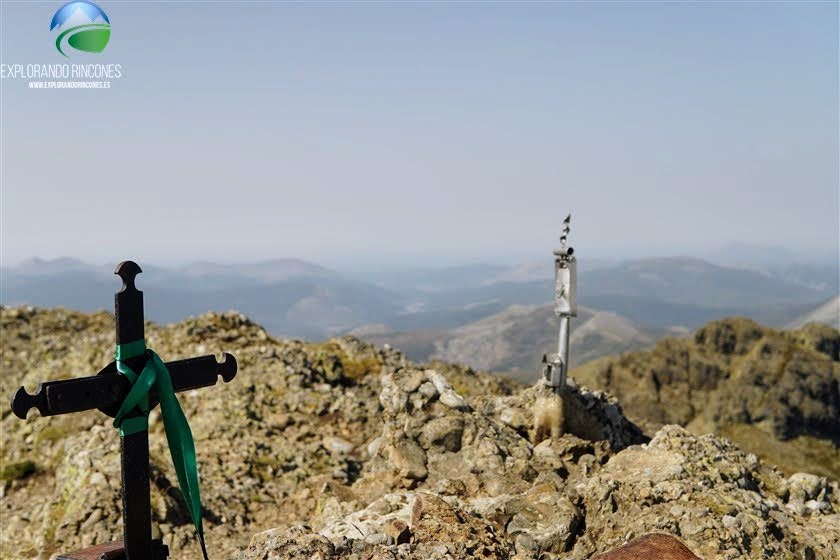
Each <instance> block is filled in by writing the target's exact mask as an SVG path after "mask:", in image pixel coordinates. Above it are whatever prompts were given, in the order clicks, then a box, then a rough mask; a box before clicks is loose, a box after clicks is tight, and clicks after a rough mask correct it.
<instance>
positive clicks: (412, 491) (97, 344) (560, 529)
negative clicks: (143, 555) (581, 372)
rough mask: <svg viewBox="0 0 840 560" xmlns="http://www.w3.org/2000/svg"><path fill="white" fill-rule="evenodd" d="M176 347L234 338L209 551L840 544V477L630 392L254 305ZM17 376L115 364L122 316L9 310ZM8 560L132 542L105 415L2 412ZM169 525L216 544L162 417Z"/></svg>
mask: <svg viewBox="0 0 840 560" xmlns="http://www.w3.org/2000/svg"><path fill="white" fill-rule="evenodd" d="M146 332H147V341H148V345H149V347H151V348H154V349H155V350H156V351H157V352H158V353H159V354H160V355H161V356H162V357H163V358H164V359H166V360H172V359H178V358H181V357H187V356H193V355H198V354H206V353H219V352H222V351H228V352H232V353H234V354H235V355H236V356H237V359H238V361H239V366H240V370H239V373H238V375H237V377H236V379H234V381H233V382H232V383H231V384H229V385H224V386H221V385H217V386H216V387H213V388H208V389H202V390H201V391H194V392H188V393H183V394H181V396H180V400H181V403H182V406H183V408H184V411H185V413H186V415H187V417H188V418H189V419H190V424H191V426H192V430H193V434H194V436H195V439H196V447H197V450H198V455H199V463H200V469H201V478H202V496H203V501H204V505H205V513H204V516H205V531H206V533H207V543H208V548H209V550H210V553H211V557H212V558H229V559H230V560H257V559H260V560H269V559H271V560H283V559H293V558H295V559H297V558H306V559H310V558H311V559H339V558H341V559H348V560H349V559H358V560H362V559H368V560H369V559H383V560H384V559H388V560H392V559H417V560H420V559H444V558H446V559H466V558H475V557H485V558H497V559H516V560H525V559H533V560H537V559H546V560H547V559H555V558H557V559H559V558H569V559H584V558H593V557H595V556H597V555H598V554H601V553H605V552H607V551H610V550H612V549H615V548H616V547H619V546H621V545H623V544H625V543H627V542H628V541H631V540H633V539H635V538H637V537H640V536H643V535H647V534H650V533H663V534H669V535H673V536H675V537H677V538H679V539H680V541H682V543H684V544H685V546H687V547H688V549H690V550H691V552H693V553H694V554H695V555H697V556H698V557H700V558H703V559H705V560H713V559H727V560H735V559H745V560H746V559H751V558H789V559H794V558H795V559H802V558H806V559H832V558H838V557H840V487H838V483H837V482H836V481H834V480H832V479H831V478H829V477H826V476H820V475H819V474H818V473H817V474H814V473H809V472H805V471H804V470H803V472H796V473H788V474H783V473H782V472H781V471H779V470H778V469H776V468H775V467H774V466H773V465H772V464H770V463H769V462H767V461H764V460H762V459H760V458H758V457H757V456H756V455H754V454H751V453H747V452H745V451H743V450H741V449H740V448H739V447H737V446H736V445H735V444H733V443H732V442H731V441H729V440H728V439H724V438H722V437H719V436H715V435H703V436H698V435H695V434H693V433H691V432H689V431H687V430H686V429H684V428H681V427H679V426H675V425H664V426H662V427H660V428H658V429H657V430H656V431H655V432H653V431H649V432H648V435H645V433H643V431H642V429H641V428H639V427H638V426H637V425H636V424H634V423H633V422H632V421H630V420H628V419H627V417H626V416H625V415H624V413H623V411H622V407H621V405H620V404H619V401H618V400H616V398H615V397H613V396H612V395H610V394H608V393H605V392H602V391H598V390H590V389H588V388H587V387H585V386H583V385H580V386H578V385H576V384H575V383H574V381H573V380H571V379H570V380H569V385H568V386H567V388H566V389H567V390H566V391H565V394H564V395H563V397H562V398H559V397H555V396H554V395H553V394H551V393H550V392H549V391H548V389H547V388H545V387H543V386H542V385H541V384H537V385H536V386H533V387H528V386H524V385H520V384H517V383H514V382H511V381H508V380H505V379H503V378H499V377H494V376H491V375H488V374H484V373H479V372H474V371H472V370H470V369H466V368H461V367H457V366H452V365H447V364H443V363H435V364H434V365H433V366H428V367H420V366H417V365H415V364H412V363H410V362H408V361H407V360H406V359H405V358H404V357H403V356H402V355H401V354H400V353H399V352H397V351H396V350H393V349H390V348H388V347H384V348H377V347H374V346H372V345H369V344H366V343H363V342H361V341H359V340H357V339H355V338H349V337H348V338H341V339H335V340H331V341H328V342H325V343H322V344H306V343H302V342H297V341H286V340H276V339H274V338H272V337H271V336H269V335H268V334H267V333H266V331H265V330H264V329H263V328H261V327H260V326H259V325H256V324H254V323H252V322H251V321H249V320H248V319H247V318H245V317H244V316H242V315H240V314H238V313H224V314H208V315H204V316H201V317H197V318H194V319H190V320H187V321H184V322H181V323H178V324H175V325H169V326H158V325H153V324H148V325H147V330H146ZM0 342H2V367H3V370H2V376H0V389H1V390H2V392H3V394H5V395H9V394H11V392H12V391H13V390H14V389H15V388H16V387H17V386H18V385H19V384H21V383H23V384H24V385H26V386H27V388H28V389H30V390H32V389H34V386H33V385H32V384H33V383H34V382H36V381H39V380H45V379H59V378H69V377H77V376H81V375H89V374H91V373H94V372H95V371H97V370H98V369H99V368H101V367H102V366H103V365H104V364H106V363H107V362H108V361H110V359H111V358H110V357H111V354H112V352H113V345H114V335H113V318H112V317H111V316H110V315H108V314H106V313H98V314H82V313H76V312H71V311H66V310H61V309H57V310H38V309H31V308H5V309H2V340H1V341H0ZM0 422H1V423H2V426H1V427H2V443H3V448H2V464H1V465H0V468H2V487H0V488H2V497H0V516H2V522H3V531H2V532H0V557H2V558H4V559H30V558H43V559H47V558H50V557H51V556H52V555H54V554H55V553H56V552H61V551H67V550H72V549H74V548H78V547H81V546H86V545H90V544H94V543H98V542H104V541H108V540H111V539H115V538H119V537H120V536H121V531H122V527H121V518H120V514H119V501H120V500H119V454H118V447H119V438H118V434H117V431H116V430H115V429H113V428H112V427H111V426H110V419H108V418H107V417H105V416H103V415H102V414H100V413H98V412H88V413H82V414H75V415H69V416H64V417H61V416H59V417H53V418H40V417H38V416H37V413H31V416H30V418H29V419H28V420H27V421H21V420H19V419H17V418H16V417H14V416H13V415H11V413H10V412H9V410H8V409H3V410H2V420H0ZM150 432H151V434H150V440H151V445H152V448H151V458H152V473H153V476H152V503H153V516H154V531H155V533H156V534H160V535H162V536H163V537H164V540H165V541H166V542H167V544H169V545H170V549H171V558H173V559H192V558H197V557H199V552H198V546H197V543H196V541H195V538H194V536H193V529H192V526H191V524H190V521H189V516H188V515H187V513H186V507H185V505H184V503H183V501H182V499H181V497H180V494H179V492H178V490H177V484H175V482H174V481H175V474H174V472H173V470H172V467H171V464H170V460H169V457H168V451H167V448H166V442H165V438H164V434H163V429H162V426H161V421H160V418H159V416H158V415H157V413H153V414H152V416H151V418H150Z"/></svg>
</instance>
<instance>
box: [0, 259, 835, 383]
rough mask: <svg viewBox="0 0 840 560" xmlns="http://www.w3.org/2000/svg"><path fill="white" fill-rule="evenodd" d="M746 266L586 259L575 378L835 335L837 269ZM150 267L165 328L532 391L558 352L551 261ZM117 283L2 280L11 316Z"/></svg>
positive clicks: (27, 267)
mask: <svg viewBox="0 0 840 560" xmlns="http://www.w3.org/2000/svg"><path fill="white" fill-rule="evenodd" d="M744 252H745V251H744V250H740V251H738V250H736V251H731V250H730V251H720V252H718V253H717V256H716V258H717V259H718V262H717V263H715V262H712V261H710V260H704V259H700V258H690V257H662V258H647V259H637V260H629V261H613V260H604V259H601V260H599V259H592V260H587V259H583V260H582V261H581V263H580V272H579V289H578V290H579V291H578V295H579V302H580V304H581V306H582V309H581V311H580V313H579V316H578V317H577V318H576V319H574V320H573V323H572V333H573V334H572V360H573V364H572V365H576V364H581V363H584V362H587V361H589V360H591V359H594V358H598V357H601V356H604V355H610V354H615V353H620V352H624V351H629V350H636V349H642V348H646V347H649V346H651V345H652V344H653V343H654V342H655V341H656V340H658V339H659V338H661V337H662V336H665V335H666V334H670V335H674V334H676V335H682V334H686V333H688V332H691V331H692V330H694V329H695V328H698V327H700V326H701V325H703V324H705V323H706V322H708V321H710V320H715V319H719V318H722V317H727V316H745V317H749V318H751V319H753V320H755V321H757V322H759V323H762V324H766V325H768V326H775V327H791V328H792V327H798V326H802V325H803V324H805V323H807V322H810V321H818V322H823V323H827V324H830V325H832V326H835V327H837V326H838V323H840V299H838V293H840V288H838V269H837V266H836V263H835V264H830V263H819V262H810V263H802V264H797V263H795V262H793V261H787V264H785V265H784V266H773V264H772V263H773V262H774V261H773V260H764V261H763V260H762V259H761V258H760V256H761V254H762V252H761V251H759V250H757V249H756V250H754V253H755V254H756V255H758V256H759V258H756V259H754V260H753V261H749V260H748V259H745V258H744V255H743V253H744ZM733 253H734V254H735V255H734V256H733ZM775 253H776V254H778V253H779V251H775ZM781 261H782V262H784V259H781ZM141 266H142V267H143V269H144V272H143V274H142V276H140V279H139V286H140V287H141V289H144V288H149V289H152V288H153V289H154V293H155V297H154V298H151V299H149V301H147V302H146V311H147V318H148V319H150V320H152V321H156V322H162V323H171V322H176V321H180V320H183V319H184V318H186V317H189V316H195V315H199V314H202V313H205V312H207V311H210V310H215V311H224V310H228V309H236V310H238V311H241V312H243V313H245V314H246V315H248V316H249V317H252V318H253V319H254V320H256V321H258V322H259V323H261V324H262V325H264V326H265V327H266V328H267V329H269V331H270V332H271V333H272V334H274V335H277V336H283V337H293V338H301V339H305V340H322V339H325V338H328V337H331V336H336V335H342V334H346V333H351V334H354V335H357V336H359V337H360V338H363V339H367V340H371V341H373V342H376V343H380V344H381V343H387V344H391V345H393V346H395V347H397V348H399V349H401V350H402V351H404V352H405V353H406V355H407V356H408V357H409V358H410V359H412V360H417V361H429V360H437V359H440V360H446V361H451V362H458V363H463V364H466V365H469V366H472V367H476V368H480V369H484V370H489V371H496V372H504V373H508V374H511V375H513V376H515V377H520V378H522V379H524V380H528V379H532V378H533V376H534V375H535V372H536V371H537V369H538V366H539V360H540V357H541V355H542V354H543V353H544V352H548V351H552V349H553V347H554V345H555V344H556V340H555V334H556V322H555V318H554V315H553V313H552V310H551V300H552V297H553V286H552V283H553V279H552V274H553V271H552V262H551V260H550V256H549V258H546V259H543V260H542V261H533V262H529V263H526V264H522V265H515V266H510V265H494V264H471V265H464V266H457V267H446V268H435V267H416V268H392V269H390V270H387V271H384V272H382V271H379V272H367V273H343V272H340V271H337V270H333V269H330V268H327V267H324V266H320V265H318V264H315V263H311V262H308V261H304V260H300V259H291V258H287V259H275V260H268V261H263V262H256V263H250V264H235V265H233V264H220V263H213V262H199V263H193V264H189V265H186V266H178V267H169V268H165V267H157V266H154V265H150V264H147V263H141ZM112 270H113V267H112V266H111V265H93V264H89V263H85V262H83V261H80V260H76V259H72V258H61V259H54V260H44V259H31V260H27V261H23V262H21V263H19V264H17V265H16V266H12V267H5V268H3V269H2V270H0V275H1V276H2V291H1V292H0V296H2V298H0V299H1V300H2V301H1V302H2V304H3V305H5V306H10V305H21V304H26V305H33V306H37V307H57V306H58V307H68V308H71V309H75V310H80V311H96V310H101V309H105V310H110V309H111V307H112V305H113V303H112V299H111V295H110V294H112V293H113V292H114V291H116V289H117V287H118V283H117V280H116V278H115V277H114V276H113V273H112Z"/></svg>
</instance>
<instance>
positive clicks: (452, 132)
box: [0, 0, 840, 265]
mask: <svg viewBox="0 0 840 560" xmlns="http://www.w3.org/2000/svg"><path fill="white" fill-rule="evenodd" d="M0 4H2V14H0V41H1V42H2V52H0V59H2V60H0V62H2V63H5V64H12V63H23V64H27V63H48V64H49V63H61V62H66V60H64V59H62V57H61V55H59V54H58V53H57V52H56V51H55V48H54V45H53V43H52V41H53V40H54V38H53V37H52V35H51V34H50V32H49V22H50V20H51V18H52V16H53V13H54V12H55V10H56V9H58V8H59V7H60V6H61V4H62V3H61V2H37V1H36V2H8V1H6V0H2V2H0ZM99 5H100V6H101V7H102V8H103V9H104V10H105V11H106V12H107V13H108V15H109V17H110V19H111V23H112V38H111V43H110V44H109V46H108V48H107V50H106V51H105V52H104V53H102V54H101V55H85V56H80V57H79V58H77V59H74V60H72V61H71V62H82V61H83V62H101V63H106V64H114V63H116V64H121V65H122V67H123V69H124V73H125V76H124V77H123V78H121V79H119V80H116V81H115V82H114V83H113V85H112V88H111V89H110V90H100V91H88V90H81V91H70V90H65V91H34V90H29V89H28V88H27V87H26V82H25V81H20V80H3V81H2V83H0V84H1V85H0V87H2V102H1V103H2V117H0V120H2V147H0V150H1V151H2V157H3V163H2V169H0V175H1V176H2V201H3V205H2V206H3V207H2V249H3V260H4V262H5V263H12V262H14V261H16V260H19V259H22V258H26V257H30V256H35V255H38V256H42V257H53V256H60V255H72V256H77V257H81V258H84V259H87V260H92V261H97V262H112V261H113V262H115V261H118V260H121V259H122V258H123V256H126V255H127V256H131V257H132V258H139V259H141V260H147V261H148V260H153V261H156V262H186V261H191V260H197V259H213V260H218V261H244V260H254V259H262V258H272V257H283V256H296V257H301V258H306V259H310V260H314V261H319V262H324V263H326V264H333V265H341V264H345V263H347V262H350V261H352V260H359V261H360V262H369V263H382V262H400V263H423V264H428V263H433V262H440V263H444V264H449V263H464V262H476V261H494V260H495V261H501V260H507V261H510V260H518V259H525V258H531V257H532V256H538V255H543V254H544V253H546V251H547V250H550V248H551V247H552V246H553V245H554V244H555V243H556V239H557V236H558V234H559V229H560V220H561V219H562V218H563V217H564V216H565V214H566V212H568V211H571V212H572V213H573V216H574V217H573V230H572V238H571V239H572V241H573V242H574V245H575V246H576V247H577V249H578V252H579V254H590V255H596V256H610V257H616V256H622V255H627V256H637V255H667V254H677V253H681V254H697V253H702V252H704V251H707V250H709V249H711V248H714V247H716V246H719V245H722V244H725V243H728V242H731V241H738V242H743V243H755V244H763V245H782V246H786V247H790V248H792V249H795V250H796V251H798V252H801V253H802V254H811V253H814V254H816V253H819V254H821V255H836V254H837V250H838V234H839V232H838V227H840V226H838V211H840V201H838V5H837V4H836V3H803V2H797V3H741V4H737V3H694V4H665V3H618V2H614V3H599V4H580V3H552V4H548V3H542V4H529V3H515V4H514V3H492V4H490V3H479V2H476V3H469V4H454V3H435V4H431V3H411V4H405V3H314V4H313V3H310V4H300V3H279V2H277V3H270V2H263V3H236V2H216V3H208V2H189V3H187V2H107V1H104V0H103V1H102V2H100V3H99Z"/></svg>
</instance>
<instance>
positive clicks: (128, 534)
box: [11, 261, 236, 560]
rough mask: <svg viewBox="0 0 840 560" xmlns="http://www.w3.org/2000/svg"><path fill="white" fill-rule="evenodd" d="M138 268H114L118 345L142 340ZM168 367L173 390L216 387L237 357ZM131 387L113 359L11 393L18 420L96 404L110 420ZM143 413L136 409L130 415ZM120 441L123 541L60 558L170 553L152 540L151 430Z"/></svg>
mask: <svg viewBox="0 0 840 560" xmlns="http://www.w3.org/2000/svg"><path fill="white" fill-rule="evenodd" d="M140 272H142V271H141V270H140V267H139V266H137V264H136V263H134V262H132V261H124V262H121V263H120V264H119V265H117V268H116V270H115V271H114V274H117V275H119V277H120V278H122V281H123V286H122V289H121V290H120V291H119V292H117V293H116V294H115V296H114V308H115V317H116V325H117V344H118V345H119V344H127V343H130V342H135V341H138V340H142V339H143V338H144V326H143V292H141V291H139V290H138V289H137V288H136V287H135V285H134V279H135V277H136V276H137V275H138V274H139V273H140ZM146 359H147V358H146V356H145V355H140V356H136V357H134V358H129V359H127V360H125V363H126V364H127V365H128V366H129V367H130V368H131V369H132V370H134V371H135V372H137V373H138V374H139V372H140V371H142V370H143V367H144V365H145V361H146ZM166 367H167V369H168V370H169V374H170V376H171V378H172V385H173V387H174V389H175V391H176V392H181V391H188V390H190V389H197V388H199V387H209V386H212V385H215V384H216V381H217V380H218V378H219V376H221V377H222V379H223V380H224V381H225V382H229V381H230V380H232V379H233V378H234V376H236V358H234V357H233V356H232V355H231V354H227V353H225V356H224V360H222V362H216V357H215V356H213V355H209V356H200V357H198V358H189V359H186V360H177V361H174V362H168V363H167V364H166ZM130 389H131V382H130V381H129V380H128V379H127V378H126V377H125V376H124V375H122V374H120V373H119V372H118V371H117V363H116V362H111V363H110V364H108V365H107V366H105V368H104V369H102V371H100V372H99V373H98V374H96V375H94V376H90V377H81V378H78V379H67V380H62V381H50V382H46V383H41V384H40V385H39V386H38V389H37V390H36V391H35V394H33V395H30V394H28V393H27V392H26V389H24V388H23V387H20V388H19V389H18V390H17V391H15V393H14V395H12V400H11V404H12V411H13V412H14V413H15V415H16V416H17V417H18V418H21V419H26V414H27V412H29V409H30V408H37V409H38V411H39V412H40V413H41V416H55V415H57V414H68V413H71V412H80V411H83V410H93V409H95V408H96V409H99V410H100V411H102V412H104V413H105V414H107V415H108V416H110V417H112V418H113V417H114V416H116V414H117V411H118V410H119V407H120V404H121V403H122V402H123V399H125V397H126V395H128V392H129V390H130ZM157 404H158V398H157V394H156V392H155V391H154V389H152V391H151V392H150V394H149V406H150V408H151V407H154V406H156V405H157ZM141 414H143V412H142V411H140V410H139V408H135V410H134V411H133V413H131V414H130V416H139V415H141ZM120 443H121V445H120V451H121V464H122V505H123V528H124V533H123V534H124V540H123V541H116V542H113V543H107V544H102V545H97V546H93V547H89V548H86V549H83V550H78V551H76V552H71V553H69V554H64V555H60V556H59V557H58V560H118V559H119V560H123V559H124V560H165V559H166V557H167V556H168V555H169V550H168V548H167V547H166V545H164V544H163V542H162V541H161V540H160V539H154V540H153V539H152V508H151V503H150V497H149V432H148V431H146V430H142V431H139V432H137V433H133V434H130V435H125V436H121V438H120Z"/></svg>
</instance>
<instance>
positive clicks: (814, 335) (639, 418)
mask: <svg viewBox="0 0 840 560" xmlns="http://www.w3.org/2000/svg"><path fill="white" fill-rule="evenodd" d="M572 376H573V377H574V378H575V379H578V380H579V381H581V382H582V383H584V384H586V385H589V386H590V387H597V388H599V389H603V390H605V391H609V392H610V393H612V394H614V395H615V396H616V397H617V398H618V399H619V400H620V401H621V404H622V406H623V407H624V410H625V411H626V413H627V415H628V416H629V417H630V418H632V419H633V420H634V421H635V422H636V423H638V424H639V425H640V426H642V427H643V428H644V429H645V430H646V431H647V432H649V433H650V432H653V431H656V430H658V429H659V428H661V427H662V426H664V425H665V424H680V425H683V426H686V427H688V428H689V429H690V430H692V431H693V432H695V433H699V434H702V433H708V432H714V433H718V434H721V435H724V436H727V437H730V438H732V439H733V440H735V441H736V442H738V444H739V445H741V446H743V447H744V448H745V449H747V450H749V451H752V452H754V453H756V454H758V455H759V456H761V457H763V458H765V459H767V460H769V461H771V462H775V463H777V464H779V465H780V466H781V467H782V468H783V469H784V470H786V471H787V472H789V473H792V472H795V471H797V470H802V469H815V472H817V473H818V474H823V475H828V476H832V477H834V478H840V332H838V331H837V330H836V329H833V328H831V327H829V326H827V325H821V324H816V323H813V324H809V325H806V326H805V327H803V328H802V329H799V330H793V331H779V330H775V329H770V328H766V327H762V326H760V325H758V324H756V323H754V322H752V321H750V320H747V319H737V318H734V319H726V320H722V321H716V322H713V323H709V324H708V325H706V326H705V327H703V328H701V329H699V330H698V331H697V332H696V333H695V334H694V335H693V336H692V337H690V338H684V339H665V340H662V341H660V342H659V343H658V344H657V345H656V347H655V348H654V349H653V350H650V351H646V352H636V353H630V354H624V355H621V356H616V357H610V358H604V359H601V360H597V361H595V362H592V363H590V364H587V365H585V366H582V367H580V368H577V369H575V370H573V371H572Z"/></svg>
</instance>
